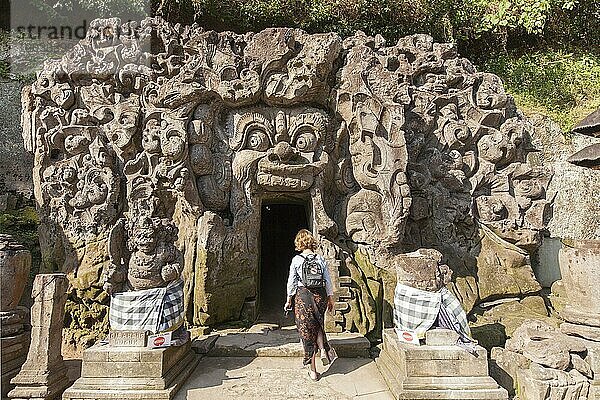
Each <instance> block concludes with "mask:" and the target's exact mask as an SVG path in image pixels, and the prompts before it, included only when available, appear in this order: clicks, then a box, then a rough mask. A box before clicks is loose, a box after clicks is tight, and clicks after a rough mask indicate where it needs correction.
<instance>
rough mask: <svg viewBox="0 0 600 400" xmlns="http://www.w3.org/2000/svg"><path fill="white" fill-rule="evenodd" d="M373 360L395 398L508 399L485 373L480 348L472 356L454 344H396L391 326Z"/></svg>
mask: <svg viewBox="0 0 600 400" xmlns="http://www.w3.org/2000/svg"><path fill="white" fill-rule="evenodd" d="M436 335H437V333H434V334H432V338H435V337H436ZM440 336H444V337H445V338H446V339H447V338H448V337H450V336H451V335H449V334H447V335H442V334H440ZM434 341H435V340H434ZM442 341H443V340H442ZM375 362H376V363H377V366H378V367H379V370H380V371H381V374H382V375H383V377H384V379H385V381H386V383H387V384H388V387H389V388H390V391H391V392H392V393H393V395H394V397H395V398H396V399H412V400H416V399H423V400H430V399H502V400H506V399H508V393H507V391H506V390H505V389H503V388H500V387H499V386H498V384H497V383H496V382H495V381H494V380H493V379H492V378H491V377H489V376H488V365H487V354H486V351H485V349H483V348H482V347H478V348H477V356H474V355H472V354H470V353H468V352H467V351H466V350H464V349H462V348H460V347H458V346H456V345H437V346H430V345H425V346H416V345H412V344H406V343H400V342H399V341H398V339H397V338H396V334H395V332H394V330H393V329H385V330H384V332H383V346H382V350H381V353H380V355H379V357H378V358H377V359H376V360H375Z"/></svg>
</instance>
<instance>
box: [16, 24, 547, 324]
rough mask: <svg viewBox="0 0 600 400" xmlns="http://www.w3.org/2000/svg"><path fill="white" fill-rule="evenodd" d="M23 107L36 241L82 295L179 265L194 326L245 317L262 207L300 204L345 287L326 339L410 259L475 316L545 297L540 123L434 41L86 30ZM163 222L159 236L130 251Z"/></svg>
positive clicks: (363, 314) (375, 318)
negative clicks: (429, 264)
mask: <svg viewBox="0 0 600 400" xmlns="http://www.w3.org/2000/svg"><path fill="white" fill-rule="evenodd" d="M151 38H152V46H150V45H149V44H150V40H151ZM23 110H24V112H23V138H24V142H25V145H26V148H27V149H28V150H30V151H32V152H33V153H34V156H35V167H34V171H33V180H34V187H35V196H36V200H37V202H38V205H39V208H40V213H41V222H42V224H43V225H44V227H45V229H44V231H43V235H41V239H40V240H41V245H42V248H43V252H44V256H45V259H47V260H52V262H54V263H55V264H56V265H60V266H63V268H64V271H65V272H66V273H67V274H68V275H69V278H70V280H71V283H72V286H73V288H74V290H75V291H77V290H79V291H81V292H75V293H74V296H73V297H74V298H76V297H77V293H88V292H95V291H97V290H98V289H100V288H101V287H102V285H103V282H102V279H101V273H102V272H103V271H104V272H105V276H107V279H108V280H107V282H108V283H109V284H110V285H112V286H113V287H118V286H119V285H120V286H127V285H129V286H131V287H133V288H136V287H138V288H141V287H144V285H146V284H149V285H151V286H156V285H161V284H163V282H167V281H168V280H169V279H170V278H171V277H172V276H173V275H174V274H176V272H175V271H181V272H182V276H183V279H184V281H185V293H186V315H187V316H188V319H189V320H188V322H189V323H191V324H193V325H212V324H215V323H218V322H221V321H226V320H230V319H238V318H240V317H241V316H242V314H243V315H244V316H245V317H248V318H250V317H252V316H253V315H254V313H255V307H253V305H255V304H256V300H257V297H258V296H260V293H258V289H257V288H258V284H259V282H258V276H259V259H258V254H257V252H256V251H255V249H256V248H258V247H257V246H258V240H259V227H260V209H261V204H262V203H263V202H267V201H283V202H289V201H293V202H301V203H304V204H306V205H307V206H308V207H309V209H310V211H311V212H310V215H311V216H312V221H311V224H312V227H313V230H314V231H315V232H316V233H318V236H319V241H320V251H321V252H322V253H323V254H324V255H325V257H326V258H327V260H328V261H329V267H330V269H331V271H330V272H331V275H332V276H333V280H334V282H335V284H336V287H338V288H339V290H338V292H337V293H336V300H337V303H336V306H335V317H334V318H333V319H332V322H331V323H330V325H329V326H328V328H329V329H330V330H333V331H344V330H352V331H358V332H360V333H362V334H368V333H372V332H376V331H379V330H380V329H381V327H382V326H383V321H382V320H381V317H380V316H381V315H389V314H388V313H386V309H387V310H388V311H389V300H388V299H389V297H390V293H389V290H388V288H389V284H388V283H389V279H387V278H386V276H388V275H389V274H390V271H395V268H396V267H397V265H398V258H397V256H398V254H402V253H406V252H410V251H415V250H418V249H420V248H430V249H436V250H438V251H440V252H441V253H442V254H443V258H444V260H443V262H444V263H445V264H447V265H448V266H449V267H450V268H451V269H452V270H453V271H454V274H453V276H454V278H453V280H452V282H450V283H448V285H449V287H450V288H451V289H452V290H453V291H454V293H455V294H456V295H457V296H458V297H459V299H460V300H461V302H462V303H463V305H464V307H465V308H466V310H467V311H469V310H470V309H471V308H472V307H473V306H474V305H475V304H477V303H478V302H480V301H481V300H482V299H485V298H494V297H499V296H505V295H507V294H509V295H522V294H526V293H530V292H532V291H535V290H537V288H538V287H539V285H537V284H536V282H535V280H534V279H533V277H532V274H531V268H530V262H529V258H528V257H527V256H526V255H525V254H526V253H524V251H525V252H530V251H533V250H535V249H536V248H537V247H538V246H539V244H540V241H541V237H540V233H539V232H540V230H542V229H543V228H544V218H545V216H546V213H547V211H548V204H549V202H548V201H547V196H546V188H547V186H548V182H549V178H550V173H549V171H548V170H547V169H545V168H542V167H530V166H529V165H528V164H527V158H528V157H527V156H528V153H530V152H531V150H532V146H531V140H530V138H531V134H532V132H533V127H532V125H531V124H530V123H529V122H528V121H527V120H526V119H525V118H524V117H523V115H522V114H521V113H520V112H518V111H517V110H516V108H515V106H514V102H513V100H512V99H511V98H510V96H507V95H506V93H505V92H504V89H503V87H502V82H501V81H500V79H499V78H498V77H497V76H495V75H492V74H488V73H483V72H477V71H476V70H475V68H474V67H473V65H472V64H471V63H470V62H469V61H468V60H467V59H464V58H461V57H460V56H459V55H458V54H457V52H456V49H455V48H454V47H453V45H451V44H442V43H434V42H433V40H432V38H431V37H429V36H426V35H414V36H409V37H405V38H402V39H401V40H399V41H398V43H396V44H391V45H388V44H386V43H385V41H384V40H383V38H381V37H380V36H376V37H370V36H366V35H365V34H363V33H360V32H357V34H356V35H354V36H352V37H349V38H347V39H345V40H342V39H341V38H339V37H338V36H337V35H335V34H332V33H324V34H308V33H306V32H303V31H301V30H297V29H287V28H276V29H275V28H274V29H267V30H264V31H262V32H259V33H248V34H245V35H238V34H234V33H231V32H221V33H217V32H212V31H209V32H207V31H204V30H203V29H201V28H199V27H196V26H194V27H190V26H180V25H171V24H169V23H166V22H165V21H163V20H161V19H158V18H153V19H146V20H144V21H141V22H139V23H137V22H129V23H124V24H123V23H122V22H121V21H120V20H119V19H116V18H113V19H106V20H96V21H93V22H91V23H90V28H89V32H88V34H87V37H86V38H85V39H84V40H82V41H81V42H80V43H79V44H77V45H76V46H75V47H74V48H73V49H72V50H71V51H69V52H68V54H66V55H65V56H64V57H63V58H62V59H60V60H51V61H48V62H47V63H46V65H45V68H44V70H43V71H42V72H41V73H40V74H39V76H38V79H37V81H36V82H35V83H34V84H33V85H32V86H31V87H29V88H27V89H26V90H25V91H24V92H23ZM159 225H160V226H161V227H165V228H166V227H169V228H168V229H166V230H167V231H170V232H171V234H169V235H170V236H169V235H167V236H169V237H165V238H162V239H160V238H159V239H156V240H155V243H146V244H144V243H138V242H139V241H140V240H141V241H142V242H143V241H144V240H146V239H147V237H146V235H145V234H138V233H140V230H141V231H143V232H149V231H150V230H151V229H152V228H151V226H152V227H154V228H153V229H156V227H157V226H159ZM484 228H485V229H484ZM486 229H487V230H486ZM488 231H489V232H490V233H488ZM150 236H151V235H150ZM496 237H497V238H499V239H496ZM143 238H146V239H143ZM113 239H114V240H113ZM121 239H124V240H125V241H126V242H127V246H120V247H119V246H116V247H115V246H113V245H112V244H111V243H114V242H118V241H120V240H121ZM140 245H141V246H142V247H143V246H146V247H147V248H148V249H150V251H149V252H145V250H144V249H143V248H142V247H140ZM513 246H516V248H517V249H515V248H514V247H513ZM151 247H153V249H151ZM175 248H176V249H177V251H175ZM113 249H116V250H117V251H113ZM107 250H110V251H107ZM178 252H180V253H178ZM493 253H495V254H499V255H500V256H499V257H498V258H491V257H487V256H486V255H490V254H493ZM156 254H160V255H161V256H160V257H159V258H158V260H157V261H156V262H154V261H152V262H151V261H149V257H150V256H152V255H156ZM150 259H153V258H152V257H150ZM478 264H481V265H478ZM176 265H177V267H176ZM124 267H127V271H128V272H126V270H125V268H124ZM138 267H139V268H138ZM178 268H181V270H179V269H178ZM146 270H151V271H153V272H152V273H151V274H150V275H152V277H151V278H149V277H148V276H144V274H143V271H146ZM136 271H137V272H136ZM159 272H160V273H159ZM490 274H493V276H491V275H490ZM500 277H502V278H503V280H500ZM149 280H151V281H152V282H150V281H149ZM479 282H481V288H479V287H478V286H479ZM106 288H107V289H110V287H108V286H107V287H106ZM392 293H393V292H392ZM92 297H93V298H92V301H93V302H97V297H94V296H92ZM224 298H226V299H227V301H223V299H224ZM386 307H387V308H386ZM90 309H92V310H94V309H95V308H93V307H92V308H90ZM102 313H105V309H102V308H101V307H99V308H98V311H97V315H95V316H96V317H97V318H98V317H102V316H104V314H102ZM71 317H72V319H76V318H79V316H77V315H71Z"/></svg>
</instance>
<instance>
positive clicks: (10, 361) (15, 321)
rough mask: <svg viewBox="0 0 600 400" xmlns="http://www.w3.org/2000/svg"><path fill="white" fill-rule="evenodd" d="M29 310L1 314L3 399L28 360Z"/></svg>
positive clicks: (20, 308)
mask: <svg viewBox="0 0 600 400" xmlns="http://www.w3.org/2000/svg"><path fill="white" fill-rule="evenodd" d="M28 319H29V310H28V309H25V308H23V307H19V308H17V309H16V310H13V311H7V312H0V331H1V332H0V349H1V350H0V353H1V354H0V359H1V360H2V384H1V385H2V386H1V387H2V393H1V394H2V398H5V397H6V396H7V395H8V392H9V391H10V389H12V388H13V387H14V386H13V385H12V384H11V383H10V380H11V379H12V378H14V377H15V376H16V375H17V374H18V373H19V371H20V370H21V366H22V365H23V364H24V363H25V360H26V359H27V350H28V349H29V341H30V332H28V331H25V328H24V327H25V324H26V323H27V320H28Z"/></svg>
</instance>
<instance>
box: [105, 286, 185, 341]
mask: <svg viewBox="0 0 600 400" xmlns="http://www.w3.org/2000/svg"><path fill="white" fill-rule="evenodd" d="M108 314H109V320H110V327H111V329H114V330H119V331H133V330H135V331H137V330H140V331H150V332H152V333H159V332H165V331H169V330H173V329H176V328H177V327H179V326H180V325H181V323H182V322H183V281H182V280H181V279H178V280H176V281H173V282H171V283H169V285H168V286H166V287H162V288H156V289H146V290H135V291H131V292H123V293H117V294H114V295H113V296H111V299H110V310H109V313H108Z"/></svg>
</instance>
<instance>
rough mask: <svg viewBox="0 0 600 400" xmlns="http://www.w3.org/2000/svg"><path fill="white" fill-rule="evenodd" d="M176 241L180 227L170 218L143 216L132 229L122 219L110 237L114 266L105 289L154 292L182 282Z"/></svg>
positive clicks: (109, 271) (181, 264) (106, 279)
mask: <svg viewBox="0 0 600 400" xmlns="http://www.w3.org/2000/svg"><path fill="white" fill-rule="evenodd" d="M126 232H131V233H129V234H127V233H126ZM176 239H177V228H176V227H175V226H174V225H173V223H172V222H170V221H169V220H167V219H160V218H150V217H144V216H142V217H141V218H138V219H136V220H134V223H133V224H132V225H131V226H129V227H126V220H125V219H121V220H119V222H118V223H117V225H116V226H115V229H113V231H112V232H111V236H110V256H111V267H110V268H109V269H108V271H107V273H106V277H105V283H104V290H106V291H107V292H108V293H113V292H115V293H116V292H123V291H127V290H144V289H154V288H159V287H164V286H166V285H167V284H169V283H170V282H172V281H174V280H176V279H179V277H180V275H181V271H182V266H183V262H182V255H181V252H180V251H179V250H178V249H177V247H175V245H174V242H175V240H176ZM123 243H127V247H126V248H124V247H123V246H122V244H123Z"/></svg>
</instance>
